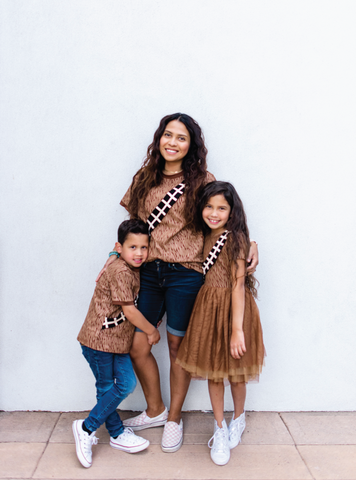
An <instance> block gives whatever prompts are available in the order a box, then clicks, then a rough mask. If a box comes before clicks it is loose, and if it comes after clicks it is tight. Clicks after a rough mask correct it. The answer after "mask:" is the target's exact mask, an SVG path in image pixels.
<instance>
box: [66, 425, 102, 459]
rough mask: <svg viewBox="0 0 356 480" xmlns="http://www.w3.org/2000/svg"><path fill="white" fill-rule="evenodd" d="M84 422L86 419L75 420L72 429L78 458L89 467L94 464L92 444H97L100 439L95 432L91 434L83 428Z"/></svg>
mask: <svg viewBox="0 0 356 480" xmlns="http://www.w3.org/2000/svg"><path fill="white" fill-rule="evenodd" d="M83 422H84V420H74V422H73V425H72V430H73V435H74V440H75V448H76V451H77V457H78V460H79V461H80V463H81V464H82V465H83V467H85V468H89V467H91V465H92V460H91V457H92V454H91V446H92V445H96V444H97V443H98V440H99V439H98V438H96V436H95V432H93V433H92V434H91V435H89V433H88V432H85V431H84V430H83V427H82V425H83Z"/></svg>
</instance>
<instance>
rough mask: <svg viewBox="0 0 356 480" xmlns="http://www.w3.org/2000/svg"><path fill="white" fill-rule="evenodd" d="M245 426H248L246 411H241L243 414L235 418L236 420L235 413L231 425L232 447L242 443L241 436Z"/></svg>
mask: <svg viewBox="0 0 356 480" xmlns="http://www.w3.org/2000/svg"><path fill="white" fill-rule="evenodd" d="M245 428H246V419H245V412H243V413H241V415H240V416H239V417H237V418H235V420H234V415H233V416H232V419H231V422H230V425H229V446H230V448H235V447H236V446H237V445H238V444H239V443H240V441H241V436H242V434H243V431H244V430H245Z"/></svg>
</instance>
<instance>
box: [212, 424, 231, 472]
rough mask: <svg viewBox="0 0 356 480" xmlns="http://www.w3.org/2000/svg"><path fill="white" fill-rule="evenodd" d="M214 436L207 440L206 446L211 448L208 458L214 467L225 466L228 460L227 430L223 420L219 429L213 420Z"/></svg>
mask: <svg viewBox="0 0 356 480" xmlns="http://www.w3.org/2000/svg"><path fill="white" fill-rule="evenodd" d="M214 422H215V423H214V430H215V432H214V435H213V436H212V437H211V439H210V440H209V443H208V446H209V448H211V450H210V456H211V459H212V461H213V462H214V463H215V464H216V465H226V464H227V462H228V461H229V460H230V447H229V430H228V428H227V425H226V422H225V420H223V422H222V428H219V427H218V425H217V423H216V420H214Z"/></svg>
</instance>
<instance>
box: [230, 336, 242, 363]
mask: <svg viewBox="0 0 356 480" xmlns="http://www.w3.org/2000/svg"><path fill="white" fill-rule="evenodd" d="M245 352H246V346H245V335H244V332H243V330H236V331H235V332H232V334H231V340H230V353H231V356H232V358H235V359H240V358H241V357H242V356H243V354H244V353H245Z"/></svg>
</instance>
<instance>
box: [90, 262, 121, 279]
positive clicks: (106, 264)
mask: <svg viewBox="0 0 356 480" xmlns="http://www.w3.org/2000/svg"><path fill="white" fill-rule="evenodd" d="M116 259H117V256H116V255H111V257H109V258H108V259H107V260H106V263H105V265H104V266H103V268H102V269H101V270H100V272H99V275H98V276H97V277H96V280H95V281H96V282H98V281H99V278H100V277H101V276H102V274H103V273H104V272H105V270H106V269H107V268H108V266H109V265H110V263H112V262H115V260H116Z"/></svg>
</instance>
